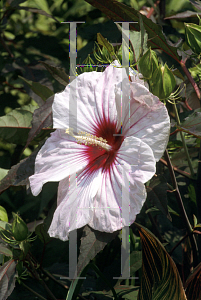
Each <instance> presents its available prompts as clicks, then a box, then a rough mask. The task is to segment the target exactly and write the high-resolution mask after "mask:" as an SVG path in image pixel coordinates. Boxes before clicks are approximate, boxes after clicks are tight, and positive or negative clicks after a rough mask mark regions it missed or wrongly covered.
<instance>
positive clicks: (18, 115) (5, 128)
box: [0, 104, 36, 145]
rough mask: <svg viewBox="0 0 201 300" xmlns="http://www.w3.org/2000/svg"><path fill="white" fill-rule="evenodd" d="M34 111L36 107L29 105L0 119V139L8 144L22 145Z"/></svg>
mask: <svg viewBox="0 0 201 300" xmlns="http://www.w3.org/2000/svg"><path fill="white" fill-rule="evenodd" d="M35 109H36V106H33V105H31V104H29V105H25V106H22V107H21V108H16V109H14V110H12V111H11V112H10V113H8V114H7V115H5V116H3V117H0V137H1V138H3V139H4V140H5V141H7V142H9V143H14V144H20V145H24V144H25V143H26V140H27V136H28V132H29V130H30V126H31V120H32V116H33V112H34V110H35Z"/></svg>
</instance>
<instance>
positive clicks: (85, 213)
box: [48, 169, 102, 241]
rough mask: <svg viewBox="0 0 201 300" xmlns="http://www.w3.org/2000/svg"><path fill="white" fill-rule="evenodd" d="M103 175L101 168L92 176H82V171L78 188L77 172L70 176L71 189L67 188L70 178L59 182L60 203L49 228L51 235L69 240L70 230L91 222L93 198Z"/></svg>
mask: <svg viewBox="0 0 201 300" xmlns="http://www.w3.org/2000/svg"><path fill="white" fill-rule="evenodd" d="M101 176H102V174H101V169H99V170H97V171H96V172H94V173H92V174H91V175H90V176H82V173H80V174H79V175H78V184H77V188H76V174H74V175H73V176H71V177H70V190H69V189H68V188H67V186H69V179H68V178H67V179H64V180H62V181H61V182H60V183H59V190H58V204H59V205H58V207H57V209H56V211H55V213H54V216H53V220H52V223H51V225H50V228H49V230H48V232H49V234H50V236H52V237H57V238H59V239H61V240H63V241H65V240H68V235H69V232H70V231H72V230H74V229H78V228H81V227H83V226H85V225H86V224H88V223H89V221H90V219H91V218H92V215H93V198H94V197H95V195H96V193H97V190H98V188H99V186H100V183H101ZM71 186H72V188H71ZM66 192H67V193H66Z"/></svg>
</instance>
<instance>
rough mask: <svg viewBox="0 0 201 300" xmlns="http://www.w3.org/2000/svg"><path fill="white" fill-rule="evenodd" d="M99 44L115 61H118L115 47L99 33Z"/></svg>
mask: <svg viewBox="0 0 201 300" xmlns="http://www.w3.org/2000/svg"><path fill="white" fill-rule="evenodd" d="M97 42H98V44H99V45H101V46H103V47H104V48H105V49H107V51H108V52H109V53H110V55H111V56H112V58H113V59H117V57H116V55H115V51H114V47H113V46H112V45H111V44H110V43H109V42H108V41H107V40H106V39H105V38H104V37H103V36H102V34H101V33H97Z"/></svg>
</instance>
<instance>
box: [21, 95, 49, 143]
mask: <svg viewBox="0 0 201 300" xmlns="http://www.w3.org/2000/svg"><path fill="white" fill-rule="evenodd" d="M52 104H53V96H51V97H50V98H49V99H47V101H46V102H45V103H44V104H43V105H42V106H41V107H39V108H38V109H36V110H35V111H34V113H33V119H32V122H31V123H32V128H31V130H30V131H29V135H28V138H27V142H26V145H25V147H24V148H26V147H28V145H29V144H30V142H31V141H32V140H33V139H34V137H35V136H36V135H38V134H39V133H40V132H41V130H42V129H43V128H47V127H50V126H52V122H53V121H52Z"/></svg>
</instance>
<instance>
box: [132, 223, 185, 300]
mask: <svg viewBox="0 0 201 300" xmlns="http://www.w3.org/2000/svg"><path fill="white" fill-rule="evenodd" d="M135 225H136V226H137V228H138V231H139V234H140V237H141V243H142V277H141V285H140V290H139V295H138V299H139V300H161V299H163V300H170V299H171V300H187V298H186V295H185V292H184V288H183V286H182V282H181V278H180V276H179V272H178V270H177V267H176V265H175V263H174V261H173V260H172V258H171V256H170V255H169V254H168V253H167V251H166V250H165V248H164V247H163V245H162V244H161V243H160V241H159V240H158V239H157V238H156V237H155V236H154V235H153V234H152V233H151V232H150V231H149V230H148V229H146V228H145V227H143V226H141V225H139V224H137V223H135Z"/></svg>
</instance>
